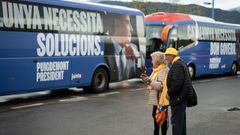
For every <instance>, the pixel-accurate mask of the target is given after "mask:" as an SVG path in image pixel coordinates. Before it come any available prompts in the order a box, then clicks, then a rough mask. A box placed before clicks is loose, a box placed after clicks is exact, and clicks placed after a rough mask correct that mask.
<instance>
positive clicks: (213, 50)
mask: <svg viewBox="0 0 240 135" xmlns="http://www.w3.org/2000/svg"><path fill="white" fill-rule="evenodd" d="M210 55H236V44H235V43H224V42H211V44H210Z"/></svg>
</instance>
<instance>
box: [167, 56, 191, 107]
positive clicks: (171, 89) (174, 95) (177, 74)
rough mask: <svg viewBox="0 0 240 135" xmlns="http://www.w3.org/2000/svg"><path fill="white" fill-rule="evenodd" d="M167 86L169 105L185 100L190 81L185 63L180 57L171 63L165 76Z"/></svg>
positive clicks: (189, 88)
mask: <svg viewBox="0 0 240 135" xmlns="http://www.w3.org/2000/svg"><path fill="white" fill-rule="evenodd" d="M167 87H168V95H169V97H170V105H171V106H176V105H178V104H179V103H182V102H186V101H187V98H188V93H189V91H190V90H191V88H192V82H191V78H190V75H189V71H188V68H187V65H186V64H185V63H184V62H183V61H182V60H181V59H178V60H177V61H176V62H174V63H173V64H172V67H171V69H170V70H169V73H168V76H167Z"/></svg>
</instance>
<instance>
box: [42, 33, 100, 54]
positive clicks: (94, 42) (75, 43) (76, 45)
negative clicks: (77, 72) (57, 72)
mask: <svg viewBox="0 0 240 135" xmlns="http://www.w3.org/2000/svg"><path fill="white" fill-rule="evenodd" d="M59 37H60V38H59ZM37 42H38V45H39V48H37V55H38V56H39V57H42V56H48V57H52V56H68V55H70V56H86V55H88V56H99V55H103V52H102V51H101V47H100V43H101V38H100V37H99V36H96V35H74V34H70V35H69V34H51V33H48V34H43V33H39V34H38V36H37Z"/></svg>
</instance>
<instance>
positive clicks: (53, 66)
mask: <svg viewBox="0 0 240 135" xmlns="http://www.w3.org/2000/svg"><path fill="white" fill-rule="evenodd" d="M68 69H69V61H54V62H37V64H36V71H37V74H36V81H37V82H43V81H55V80H63V79H64V72H65V71H67V70H68Z"/></svg>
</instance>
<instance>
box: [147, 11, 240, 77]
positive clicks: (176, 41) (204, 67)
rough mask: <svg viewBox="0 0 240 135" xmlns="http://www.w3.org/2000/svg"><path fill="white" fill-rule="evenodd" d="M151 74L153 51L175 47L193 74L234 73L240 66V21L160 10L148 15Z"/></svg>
mask: <svg viewBox="0 0 240 135" xmlns="http://www.w3.org/2000/svg"><path fill="white" fill-rule="evenodd" d="M145 25H146V42H147V43H146V47H147V48H146V49H147V51H146V53H147V54H146V57H147V60H146V66H147V74H150V73H151V71H152V65H151V58H150V54H151V53H152V52H154V51H162V52H164V51H165V50H166V48H169V47H174V48H176V49H177V50H178V51H179V55H180V57H181V58H182V59H183V60H184V62H185V63H186V64H187V66H188V69H189V71H190V75H191V77H192V78H194V77H197V76H201V75H209V74H222V73H231V74H232V75H236V74H237V71H238V69H239V67H240V25H237V24H230V23H223V22H217V21H215V20H213V19H211V18H207V17H202V16H195V15H189V14H181V13H163V12H157V13H153V14H150V15H147V16H146V17H145Z"/></svg>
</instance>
